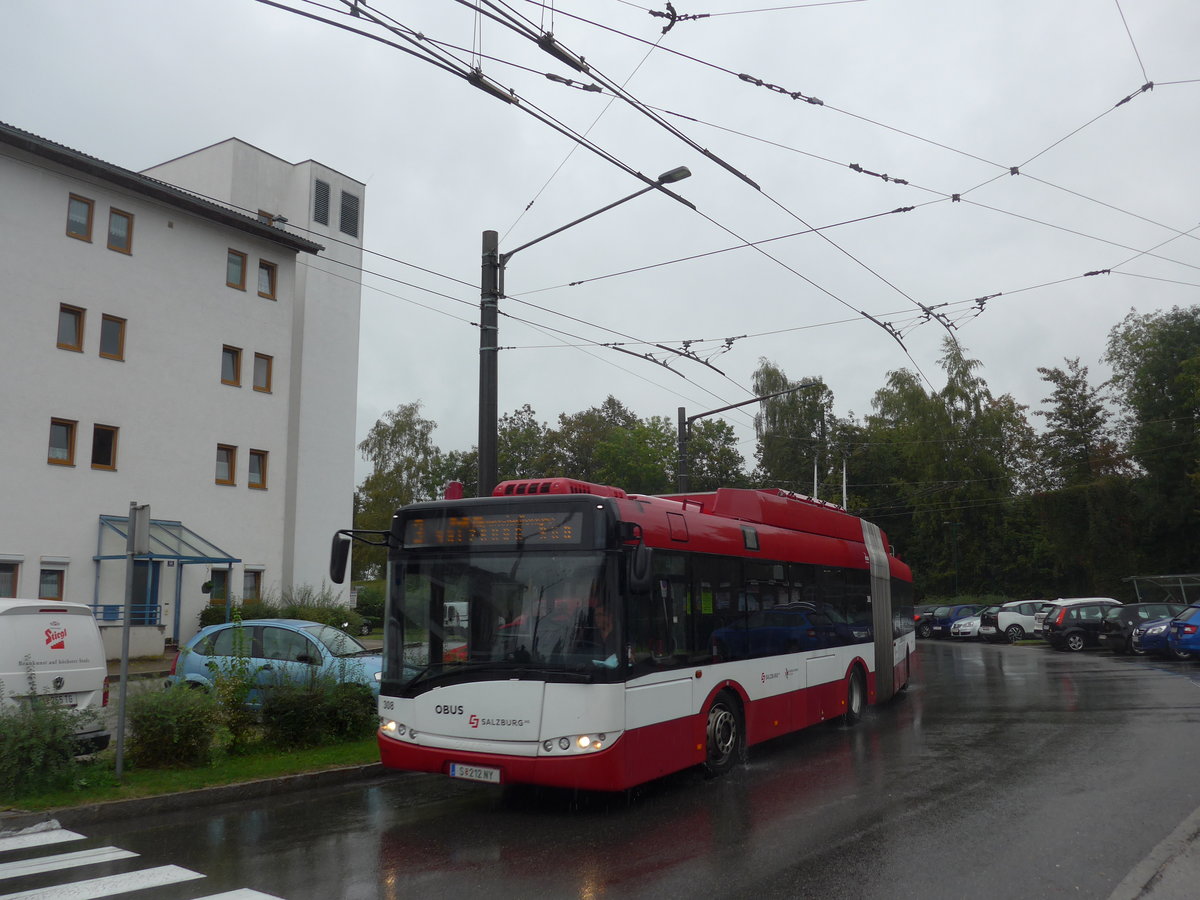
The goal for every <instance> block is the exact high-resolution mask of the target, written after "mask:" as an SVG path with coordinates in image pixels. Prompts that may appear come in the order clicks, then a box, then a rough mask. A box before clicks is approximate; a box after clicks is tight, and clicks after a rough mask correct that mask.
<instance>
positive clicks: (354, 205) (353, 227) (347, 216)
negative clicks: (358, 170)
mask: <svg viewBox="0 0 1200 900" xmlns="http://www.w3.org/2000/svg"><path fill="white" fill-rule="evenodd" d="M338 228H339V229H340V230H341V232H342V234H348V235H350V236H351V237H358V198H357V197H356V196H354V195H353V194H347V193H346V192H345V191H342V218H341V221H340V222H339V223H338Z"/></svg>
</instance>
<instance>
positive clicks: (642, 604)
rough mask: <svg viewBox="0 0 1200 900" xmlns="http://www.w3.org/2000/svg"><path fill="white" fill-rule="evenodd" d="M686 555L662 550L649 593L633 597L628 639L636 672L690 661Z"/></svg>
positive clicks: (657, 558) (630, 604)
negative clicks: (685, 571) (685, 574)
mask: <svg viewBox="0 0 1200 900" xmlns="http://www.w3.org/2000/svg"><path fill="white" fill-rule="evenodd" d="M684 563H685V561H684V559H683V557H682V556H681V555H679V554H674V553H670V552H663V551H659V552H657V553H656V554H655V557H654V569H655V571H654V578H653V580H652V585H651V588H650V591H649V593H645V594H632V595H631V596H630V598H629V615H628V635H629V638H628V643H629V648H630V654H631V659H630V662H631V663H632V664H633V666H634V671H635V674H637V673H641V672H647V671H652V670H655V669H662V668H671V667H674V666H679V665H687V664H688V662H689V661H688V659H687V656H686V655H685V654H686V649H687V646H686V644H687V632H686V623H687V606H688V596H687V591H686V589H685V583H684V579H683V571H684Z"/></svg>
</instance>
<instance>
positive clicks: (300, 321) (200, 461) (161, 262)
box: [0, 123, 365, 657]
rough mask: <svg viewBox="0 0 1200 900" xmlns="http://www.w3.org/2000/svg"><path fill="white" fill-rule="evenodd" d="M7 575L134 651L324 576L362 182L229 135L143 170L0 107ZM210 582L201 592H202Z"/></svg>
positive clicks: (349, 347) (342, 510) (350, 341)
mask: <svg viewBox="0 0 1200 900" xmlns="http://www.w3.org/2000/svg"><path fill="white" fill-rule="evenodd" d="M0 197H3V198H4V202H3V203H0V235H2V236H3V240H2V241H0V296H2V297H3V302H2V303H0V308H2V309H3V310H4V313H5V315H4V319H3V321H2V323H0V360H2V361H3V363H2V364H3V373H4V374H3V378H4V390H3V391H0V473H2V474H0V478H2V479H3V485H4V490H3V496H4V498H5V503H4V507H3V509H4V515H3V516H2V517H0V596H20V597H43V598H46V599H60V600H74V601H79V602H83V603H89V604H92V605H93V606H94V608H95V610H96V614H97V618H98V619H99V620H100V623H101V627H102V631H103V632H105V645H106V649H107V650H108V652H109V655H110V657H112V656H115V655H116V653H117V650H118V648H119V646H120V634H119V631H120V628H119V624H120V622H121V621H122V606H121V605H122V603H123V600H124V593H125V575H126V564H125V558H126V557H125V553H126V539H125V535H126V533H127V531H128V515H129V509H130V503H131V502H134V501H136V502H137V503H139V504H149V505H150V508H151V516H152V520H153V526H152V528H151V545H150V555H149V557H148V558H145V559H142V560H140V561H139V562H138V563H137V565H136V566H135V579H134V607H133V615H132V617H131V623H132V624H133V628H132V642H131V654H132V655H134V656H138V655H151V654H155V653H160V652H162V649H163V647H164V645H165V644H168V643H172V642H175V641H183V640H186V639H187V638H189V637H190V636H191V635H192V634H194V633H195V631H196V629H197V628H198V618H199V613H200V612H201V610H202V609H203V608H204V606H205V605H206V604H207V603H209V602H210V598H211V597H212V596H214V595H216V596H222V595H231V596H233V597H235V598H241V599H243V600H245V599H253V598H255V597H264V596H270V595H278V594H280V593H282V592H287V591H291V590H293V589H295V588H298V587H302V586H309V587H313V588H317V589H319V588H321V587H322V585H323V583H324V582H326V581H327V574H326V573H327V565H328V558H329V541H330V537H331V536H332V534H333V532H334V531H336V530H337V529H339V528H346V527H349V526H350V525H351V523H352V516H353V493H354V454H355V435H354V425H355V423H354V412H355V396H356V392H357V371H358V327H359V303H360V296H359V295H360V289H361V274H360V273H361V262H362V222H363V211H364V208H365V207H364V200H365V197H364V185H363V184H362V183H361V182H358V181H355V180H353V179H351V178H348V177H347V176H345V175H342V174H341V173H339V172H336V171H334V170H332V169H329V168H327V167H325V166H322V165H320V164H318V163H315V162H313V161H311V160H310V161H306V162H302V163H296V164H292V163H289V162H286V161H284V160H282V159H279V158H277V157H274V156H271V155H270V154H267V153H264V152H263V151H261V150H258V149H257V148H254V147H251V146H249V145H248V144H245V143H244V142H242V141H239V140H236V139H232V140H228V141H224V142H222V143H220V144H216V145H214V146H212V147H208V148H205V149H203V150H199V151H196V152H195V153H192V154H188V155H187V156H183V157H180V158H179V159H175V160H172V161H170V162H167V163H164V164H162V165H160V166H156V167H154V168H152V169H149V170H146V171H145V172H142V173H138V172H133V171H130V170H127V169H123V168H120V167H118V166H115V165H112V164H110V163H106V162H103V161H101V160H98V159H95V158H94V157H91V156H88V155H86V154H84V153H80V152H78V151H76V150H72V149H69V148H67V147H64V146H62V145H59V144H56V143H53V142H52V141H49V140H46V139H44V138H41V137H38V136H36V135H32V134H29V133H27V132H24V131H21V130H20V129H17V128H14V127H12V126H9V125H5V124H2V123H0ZM210 591H211V592H212V593H209V592H210Z"/></svg>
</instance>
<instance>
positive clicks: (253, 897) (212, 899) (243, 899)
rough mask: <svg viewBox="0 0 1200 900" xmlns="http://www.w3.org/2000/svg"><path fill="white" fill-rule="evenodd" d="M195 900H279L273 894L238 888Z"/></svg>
mask: <svg viewBox="0 0 1200 900" xmlns="http://www.w3.org/2000/svg"><path fill="white" fill-rule="evenodd" d="M196 900H279V898H278V897H276V896H275V895H274V894H264V893H263V892H262V891H252V890H250V888H239V889H238V890H236V891H226V892H225V893H223V894H209V895H207V896H205V897H197V898H196Z"/></svg>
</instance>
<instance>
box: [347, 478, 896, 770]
mask: <svg viewBox="0 0 1200 900" xmlns="http://www.w3.org/2000/svg"><path fill="white" fill-rule="evenodd" d="M372 535H374V537H375V540H376V541H379V542H383V543H386V545H387V547H388V599H387V607H386V609H387V612H386V618H385V631H384V670H383V680H382V684H381V691H380V696H379V714H380V720H381V727H380V730H379V747H380V755H381V758H382V761H383V763H384V764H385V765H386V766H389V767H392V768H396V769H405V770H411V771H421V772H440V773H443V774H446V775H449V776H451V777H454V778H466V779H474V780H478V781H485V782H492V783H529V784H542V785H552V786H561V787H571V788H582V789H592V790H609V791H615V790H623V789H625V788H628V787H631V786H633V785H637V784H640V783H643V782H646V781H649V780H651V779H654V778H658V777H659V776H662V775H666V774H668V773H670V772H676V771H679V770H681V769H685V768H688V767H690V766H696V765H702V766H704V767H705V768H706V769H707V770H708V771H709V772H710V773H712V774H719V773H722V772H724V771H726V770H728V769H730V768H731V767H733V766H734V765H736V764H737V763H738V762H739V761H740V760H741V759H743V758H744V755H745V751H746V748H747V747H748V746H750V745H753V744H757V743H759V742H761V741H765V740H767V739H769V738H773V737H776V736H778V735H782V734H786V733H788V732H792V731H796V730H798V729H800V728H804V727H806V726H808V725H813V724H816V723H819V722H823V721H826V720H829V719H834V718H837V717H843V718H844V719H845V720H847V721H848V722H855V721H857V720H858V718H859V717H860V716H861V715H862V712H863V709H864V707H865V706H866V705H867V704H869V703H875V702H879V701H881V700H885V699H887V698H889V697H891V696H892V695H893V694H894V693H895V692H896V690H898V689H900V688H903V687H904V686H905V685H906V684H907V682H908V679H909V672H910V668H909V661H910V656H911V654H912V653H913V652H914V650H915V640H914V635H913V633H912V628H913V619H912V611H911V607H912V600H911V596H912V595H911V586H912V576H911V573H910V571H909V568H908V566H906V565H905V564H904V563H903V562H901V561H900V560H899V559H897V558H896V556H895V555H894V554H893V553H892V552H891V550H890V548H889V546H888V543H887V538H886V536H885V535H884V534H883V532H881V531H880V530H879V528H877V527H876V526H874V525H872V524H871V523H869V522H865V521H863V520H862V519H859V518H857V517H855V516H853V515H850V514H849V513H847V512H846V511H844V510H842V509H841V508H839V507H836V506H833V505H830V504H827V503H823V502H820V501H815V500H811V499H809V498H807V497H803V496H800V495H797V494H791V493H787V492H785V491H778V490H740V489H730V488H722V489H720V490H718V491H716V492H713V493H696V494H685V495H673V496H666V497H651V496H641V495H632V494H626V493H625V492H624V491H622V490H620V489H618V488H613V487H607V486H603V485H595V484H586V483H583V482H579V481H574V480H571V479H566V478H550V479H538V480H527V481H509V482H505V483H503V484H500V485H498V486H497V487H496V489H495V491H494V494H493V496H491V497H487V498H477V499H452V500H441V501H434V502H428V503H415V504H412V505H410V506H406V507H403V508H401V509H399V510H398V511H397V512H396V514H395V516H394V518H393V520H392V527H391V529H390V531H388V532H361V531H360V532H355V531H343V532H339V533H338V535H337V536H335V539H334V553H333V557H334V558H333V562H332V565H331V576H332V577H333V579H334V581H336V582H340V581H341V580H342V577H343V575H344V569H345V561H346V556H347V550H348V547H349V540H350V538H351V537H357V538H360V539H368V540H370V539H371V536H372Z"/></svg>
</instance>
